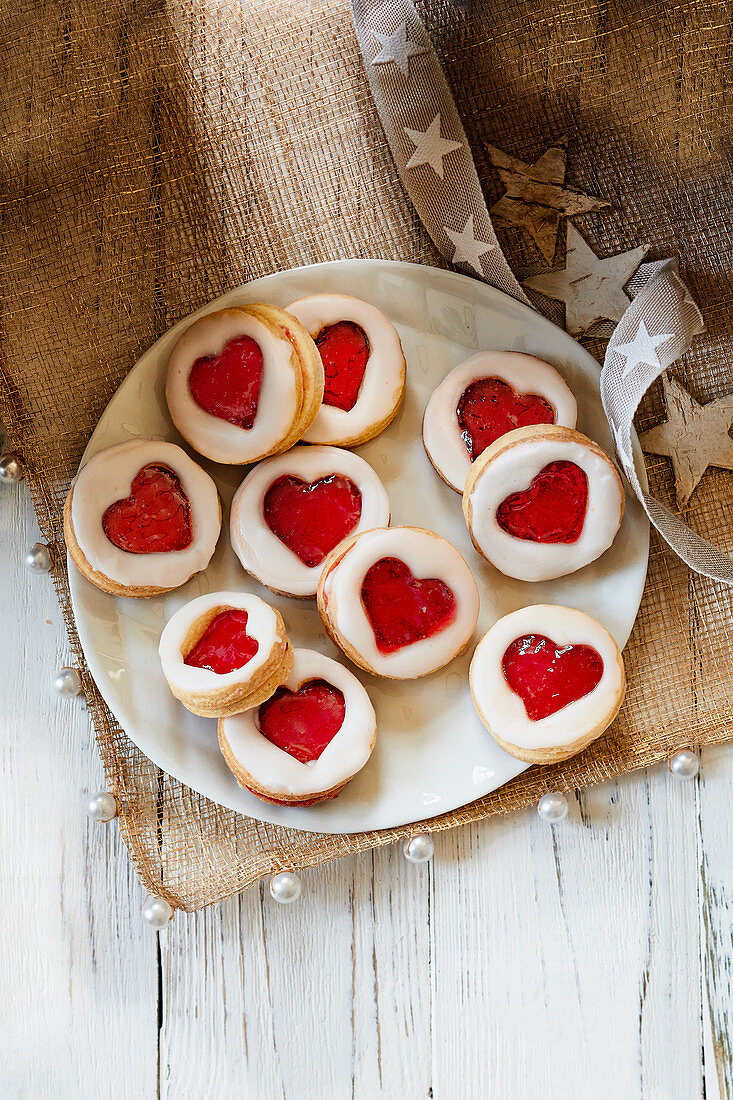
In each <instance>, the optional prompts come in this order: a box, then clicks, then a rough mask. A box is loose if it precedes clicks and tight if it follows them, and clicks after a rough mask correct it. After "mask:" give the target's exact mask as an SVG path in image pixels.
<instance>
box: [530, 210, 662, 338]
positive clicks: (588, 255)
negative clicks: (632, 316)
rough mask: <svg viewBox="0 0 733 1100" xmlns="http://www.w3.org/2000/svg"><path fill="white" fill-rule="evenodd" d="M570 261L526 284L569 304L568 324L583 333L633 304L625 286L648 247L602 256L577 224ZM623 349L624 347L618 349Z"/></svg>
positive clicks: (617, 318)
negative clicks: (584, 236) (599, 255)
mask: <svg viewBox="0 0 733 1100" xmlns="http://www.w3.org/2000/svg"><path fill="white" fill-rule="evenodd" d="M567 239H568V252H567V263H566V266H565V267H564V268H563V269H562V270H561V271H549V272H547V273H546V274H544V275H532V276H531V277H530V278H529V279H525V280H524V283H523V285H524V286H525V287H526V288H528V289H530V290H537V291H539V293H540V294H545V295H546V296H547V297H548V298H554V299H555V300H557V301H561V302H564V303H565V327H566V329H567V330H568V332H569V333H570V335H571V336H583V335H584V334H585V333H586V332H588V331H589V330H590V329H592V328H593V327H594V325H597V324H598V323H599V322H600V321H620V320H621V318H622V317H623V315H624V313H625V312H626V310H627V309H628V306H629V298H628V296H627V295H626V294H625V293H624V289H623V288H624V286H625V285H626V283H628V281H629V279H630V278H631V276H632V275H633V274H634V272H635V271H636V269H637V268H638V266H639V264H640V263H641V261H642V260H643V259H644V256H645V255H646V251H647V249H646V246H645V245H640V246H639V247H638V248H632V249H631V251H630V252H619V253H618V254H617V255H616V256H609V257H608V258H606V259H600V258H599V257H598V256H596V254H595V252H594V251H593V249H592V248H591V247H590V246H589V244H588V243H587V241H586V240H585V239H584V238H583V237H582V236H581V235H580V233H579V232H578V230H577V229H576V228H575V226H573V225H569V226H568V238H567ZM616 350H617V351H620V348H618V347H617V348H616Z"/></svg>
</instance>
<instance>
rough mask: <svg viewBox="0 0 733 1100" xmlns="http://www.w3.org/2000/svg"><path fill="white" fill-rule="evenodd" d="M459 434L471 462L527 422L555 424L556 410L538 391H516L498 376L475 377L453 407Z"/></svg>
mask: <svg viewBox="0 0 733 1100" xmlns="http://www.w3.org/2000/svg"><path fill="white" fill-rule="evenodd" d="M456 417H457V418H458V425H459V427H460V429H461V437H462V439H463V442H464V443H465V445H466V450H467V451H468V455H469V458H470V459H471V462H474V461H475V460H476V459H477V458H478V456H479V455H480V454H481V453H482V451H485V450H486V448H487V447H488V446H489V444H490V443H493V442H494V440H495V439H498V438H499V437H500V436H502V435H506V433H507V432H513V431H514V430H515V429H516V428H524V427H525V425H527V424H554V423H555V410H554V409H553V407H552V405H551V404H550V402H549V401H546V400H545V398H544V397H540V396H539V394H537V393H517V391H516V390H515V389H514V387H513V386H510V385H509V383H508V382H505V381H504V380H503V379H501V378H477V379H476V381H475V382H472V383H471V385H470V386H469V387H468V388H467V389H465V390H464V391H463V393H462V394H461V397H460V399H459V401H458V406H457V408H456Z"/></svg>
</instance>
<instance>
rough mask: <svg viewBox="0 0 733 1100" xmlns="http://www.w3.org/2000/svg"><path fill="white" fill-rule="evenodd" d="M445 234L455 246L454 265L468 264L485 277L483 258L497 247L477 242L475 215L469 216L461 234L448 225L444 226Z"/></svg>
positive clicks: (484, 242)
mask: <svg viewBox="0 0 733 1100" xmlns="http://www.w3.org/2000/svg"><path fill="white" fill-rule="evenodd" d="M443 232H444V233H445V234H446V235H447V236H448V237H449V238H450V240H451V241H452V242H453V245H454V246H455V252H454V254H453V263H454V264H467V265H468V266H469V267H471V268H473V270H474V271H475V272H476V273H477V274H478V275H483V268H482V267H481V257H482V256H484V255H486V253H487V252H491V251H492V250H493V249H494V248H495V247H496V246H495V245H493V244H487V242H486V241H479V240H476V237H475V236H474V231H473V214H470V215H469V217H468V221H467V222H466V224H465V226H464V227H463V229H462V230H461V231H460V232H457V231H456V230H455V229H450V228H449V226H447V225H444V226H443Z"/></svg>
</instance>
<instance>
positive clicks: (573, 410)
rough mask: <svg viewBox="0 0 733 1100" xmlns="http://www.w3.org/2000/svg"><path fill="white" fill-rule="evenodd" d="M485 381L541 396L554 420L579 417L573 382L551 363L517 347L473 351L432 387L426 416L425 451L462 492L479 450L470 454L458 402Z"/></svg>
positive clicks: (570, 423)
mask: <svg viewBox="0 0 733 1100" xmlns="http://www.w3.org/2000/svg"><path fill="white" fill-rule="evenodd" d="M484 380H496V381H498V382H500V383H504V384H505V385H506V386H509V387H511V389H512V390H514V392H515V393H516V394H517V395H519V396H521V397H526V396H528V395H531V396H534V397H539V398H542V399H543V401H544V402H546V403H547V404H549V405H550V406H551V409H552V414H553V419H552V423H554V424H561V425H563V426H564V427H566V428H574V427H575V425H576V423H577V419H578V409H577V405H576V402H575V397H574V396H573V394H572V391H571V390H570V387H569V386H568V385H567V383H566V382H565V380H564V379H563V378H562V376H561V375H560V374H559V373H558V371H557V370H555V368H554V367H552V366H550V364H549V363H545V362H544V361H543V360H542V359H536V358H535V357H534V356H533V355H524V354H523V353H521V352H516V351H482V352H479V353H478V354H477V355H472V356H471V358H470V359H467V360H466V362H465V363H461V364H460V365H459V366H457V367H455V368H454V369H453V370H452V371H451V372H450V373H449V374H447V375H446V377H445V378H444V379H443V381H442V382H441V383H440V385H439V386H437V387H436V388H435V389H434V390H433V392H432V394H431V396H430V400H429V401H428V403H427V405H426V407H425V415H424V417H423V444H424V446H425V451H426V453H427V456H428V458H429V459H430V461H431V463H432V465H433V466H434V467H435V470H436V471H437V473H438V474H439V475H440V477H441V478H442V479H443V481H445V482H446V484H448V485H450V487H451V489H455V490H456V491H457V492H459V493H462V492H463V488H464V485H465V483H466V478H467V477H468V473H469V470H470V469H471V463H472V462H473V461H475V460H476V459H477V458H479V457H480V453H479V454H476V453H472V454H471V453H469V446H468V444H467V442H466V439H465V438H464V430H465V429H464V428H462V427H461V424H460V422H459V417H458V406H459V403H460V401H461V398H462V397H463V396H464V395H465V394H466V392H467V391H468V390H469V387H470V386H472V385H473V384H474V383H477V382H481V381H484ZM515 426H522V425H521V424H518V425H515Z"/></svg>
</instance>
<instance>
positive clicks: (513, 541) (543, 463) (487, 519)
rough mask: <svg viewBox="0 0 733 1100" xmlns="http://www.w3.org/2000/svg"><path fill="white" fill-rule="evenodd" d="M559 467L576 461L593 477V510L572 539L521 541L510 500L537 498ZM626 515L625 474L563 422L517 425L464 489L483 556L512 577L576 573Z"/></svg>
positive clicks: (589, 505) (589, 480) (589, 501)
mask: <svg viewBox="0 0 733 1100" xmlns="http://www.w3.org/2000/svg"><path fill="white" fill-rule="evenodd" d="M552 463H570V464H571V465H572V466H574V467H577V468H579V470H580V471H582V473H583V475H584V476H585V479H586V486H587V488H586V493H587V496H586V505H585V513H584V515H583V516H582V520H581V522H582V527H581V530H580V533H579V535H578V536H577V537H575V538H574V539H573V541H538V540H535V539H532V538H525V537H517V536H516V535H515V534H513V533H511V532H510V531H509V530H507V529H505V527H502V526H501V524H500V520H501V513H500V511H499V510H500V508H502V507H503V506H506V504H507V502H508V501H509V498H512V499H517V498H518V497H521V496H526V495H527V494H531V492H532V487H533V484H534V483H535V479H536V478H538V476H539V475H543V476H544V472H545V471H546V469H547V467H549V466H550V464H552ZM623 512H624V489H623V485H622V483H621V478H620V476H619V473H618V470H617V469H616V467H615V466H614V464H613V462H612V461H611V459H610V458H609V457H608V455H607V454H606V453H605V451H603V450H602V449H601V448H600V447H599V446H598V444H597V443H594V442H593V441H592V440H590V439H588V438H587V437H586V436H584V435H581V433H580V432H576V431H573V430H572V429H570V428H563V427H560V426H558V425H552V424H544V425H541V426H538V427H528V428H518V429H517V430H516V431H513V432H509V433H508V434H507V435H504V436H502V437H501V438H500V439H497V440H496V442H495V443H492V444H491V446H490V447H487V448H486V450H485V451H484V453H483V454H482V455H481V456H480V457H479V458H478V459H477V460H476V462H474V464H473V466H472V467H471V469H470V471H469V474H468V477H467V479H466V487H465V489H464V492H463V514H464V516H465V519H466V523H467V525H468V530H469V532H470V534H471V539H472V541H473V544H474V546H475V547H476V549H477V550H478V552H479V553H480V554H481V555H482V556H483V557H484V558H486V560H487V561H489V562H491V564H492V565H494V566H496V568H497V569H499V570H500V571H501V572H502V573H504V574H505V575H506V576H507V577H515V578H516V579H517V580H522V581H544V580H551V579H552V578H554V577H563V576H565V575H566V574H567V573H574V572H575V571H576V570H578V569H582V568H583V566H585V565H588V564H589V563H590V562H592V561H595V559H596V558H598V557H600V555H601V554H603V553H604V552H605V551H606V550H607V549H608V548H609V546H610V545H611V543H612V542H613V540H614V538H615V537H616V533H617V532H618V529H619V526H620V524H621V519H622V517H623Z"/></svg>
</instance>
